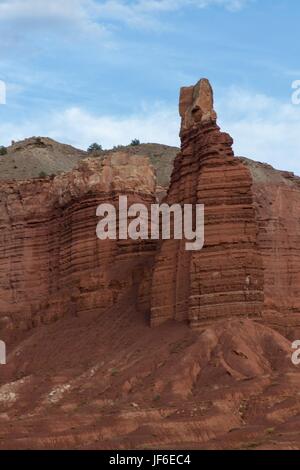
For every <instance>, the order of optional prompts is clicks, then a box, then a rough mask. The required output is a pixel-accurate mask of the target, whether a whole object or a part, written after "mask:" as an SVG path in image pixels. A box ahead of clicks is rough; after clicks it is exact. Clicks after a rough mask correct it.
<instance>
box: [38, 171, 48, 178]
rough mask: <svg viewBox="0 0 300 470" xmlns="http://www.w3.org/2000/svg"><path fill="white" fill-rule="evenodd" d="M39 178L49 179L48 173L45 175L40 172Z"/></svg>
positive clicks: (43, 172)
mask: <svg viewBox="0 0 300 470" xmlns="http://www.w3.org/2000/svg"><path fill="white" fill-rule="evenodd" d="M39 178H47V173H45V171H40V173H39Z"/></svg>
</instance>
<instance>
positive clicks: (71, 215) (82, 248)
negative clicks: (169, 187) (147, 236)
mask: <svg viewBox="0 0 300 470" xmlns="http://www.w3.org/2000/svg"><path fill="white" fill-rule="evenodd" d="M154 193H155V176H154V171H153V168H152V167H151V166H150V165H149V162H148V159H147V158H141V157H135V156H128V155H125V154H122V153H115V154H113V155H112V156H110V157H107V158H106V159H104V160H99V159H86V160H83V161H82V162H81V163H80V165H79V166H78V168H77V169H76V170H73V171H71V172H70V173H65V174H63V175H60V176H56V177H55V178H43V179H33V180H25V181H5V182H1V183H0V196H1V198H0V204H1V207H0V266H1V270H0V328H1V327H3V328H6V329H7V328H8V329H12V330H13V329H14V328H15V327H19V328H21V329H28V328H30V327H32V326H37V325H39V324H42V323H48V322H50V321H53V320H57V319H58V318H60V317H62V316H64V315H67V314H72V315H80V314H83V313H88V312H92V311H104V310H107V309H108V308H109V307H111V306H112V305H114V304H115V302H117V300H118V299H119V298H120V297H121V296H122V295H123V294H124V292H127V291H129V290H130V289H131V288H132V286H134V285H135V284H136V282H137V280H138V279H140V278H141V277H142V272H143V269H144V268H143V266H144V265H147V262H148V260H149V258H151V257H152V253H153V250H155V249H156V242H152V241H151V240H149V241H147V240H145V241H143V242H141V241H132V240H130V241H128V240H104V241H102V240H99V239H98V238H97V236H96V226H97V222H98V221H99V218H98V217H96V208H97V206H98V205H99V204H101V203H102V202H105V203H107V202H111V203H112V204H114V205H117V204H118V200H119V195H121V194H122V195H127V196H128V204H131V203H132V202H137V203H138V202H142V203H144V204H146V205H147V206H148V205H149V204H150V203H151V202H153V201H154Z"/></svg>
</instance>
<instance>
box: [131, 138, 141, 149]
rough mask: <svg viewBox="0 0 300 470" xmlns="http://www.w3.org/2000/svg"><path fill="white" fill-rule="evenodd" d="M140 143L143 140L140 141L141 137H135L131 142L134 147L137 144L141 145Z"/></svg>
mask: <svg viewBox="0 0 300 470" xmlns="http://www.w3.org/2000/svg"><path fill="white" fill-rule="evenodd" d="M140 144H141V142H140V141H139V139H133V140H132V141H131V144H130V145H132V146H133V147H134V146H135V145H140Z"/></svg>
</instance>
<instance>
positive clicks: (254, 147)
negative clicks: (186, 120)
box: [216, 88, 300, 175]
mask: <svg viewBox="0 0 300 470" xmlns="http://www.w3.org/2000/svg"><path fill="white" fill-rule="evenodd" d="M291 95H292V89H291ZM216 108H217V110H218V115H219V118H220V119H219V120H220V123H221V126H222V129H223V130H225V131H227V132H229V133H230V134H231V135H232V137H233V139H234V149H235V153H236V155H240V156H245V157H249V158H252V159H253V160H258V161H261V162H266V163H270V164H271V165H273V166H274V167H275V168H278V169H283V170H289V171H294V172H295V173H296V174H299V175H300V158H299V157H300V139H299V134H300V106H295V105H293V104H292V102H291V101H290V102H288V101H287V102H282V101H279V100H277V99H274V98H272V97H270V96H267V95H264V94H259V93H255V92H250V91H247V90H242V89H238V88H231V89H230V90H228V91H227V92H226V93H224V95H223V97H222V98H221V99H220V100H219V102H218V103H217V105H216Z"/></svg>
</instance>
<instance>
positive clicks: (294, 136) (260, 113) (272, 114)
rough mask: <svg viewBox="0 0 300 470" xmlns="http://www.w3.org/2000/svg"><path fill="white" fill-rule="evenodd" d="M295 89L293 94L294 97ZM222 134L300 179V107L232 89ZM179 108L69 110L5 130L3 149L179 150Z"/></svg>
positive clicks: (221, 107) (223, 105)
mask: <svg viewBox="0 0 300 470" xmlns="http://www.w3.org/2000/svg"><path fill="white" fill-rule="evenodd" d="M292 91H293V90H292V89H291V94H292ZM216 110H217V111H218V116H219V123H220V125H221V128H222V130H224V131H226V132H229V133H230V134H231V136H232V137H233V139H234V150H235V153H236V155H240V156H245V157H249V158H251V159H253V160H258V161H261V162H266V163H270V164H271V165H273V166H275V168H278V169H283V170H289V171H294V172H295V173H296V174H299V175H300V158H299V156H300V139H299V134H300V106H295V105H293V104H292V103H291V102H289V101H287V102H281V101H279V100H277V99H274V98H273V97H271V96H267V95H264V94H259V93H255V92H250V91H248V90H243V89H238V88H230V89H229V90H225V91H224V92H223V93H222V96H221V98H220V99H219V100H217V102H216ZM178 133H179V117H178V111H177V106H173V107H172V106H167V105H163V104H154V105H152V106H151V107H150V106H144V107H141V108H140V111H139V112H138V113H135V114H132V115H127V116H122V117H120V116H117V115H109V114H105V115H96V114H91V113H90V112H88V111H86V110H84V109H81V108H79V107H71V108H67V109H65V110H64V111H62V112H60V113H59V112H55V113H52V114H49V115H47V116H40V117H39V118H38V119H36V120H35V121H29V122H23V123H17V124H11V123H6V124H1V125H0V135H1V137H2V138H1V144H2V143H3V144H5V145H7V144H8V143H9V142H10V141H11V140H12V139H14V140H18V139H23V138H24V137H29V136H32V135H45V136H50V137H52V138H54V139H57V140H59V141H61V142H67V143H71V144H73V145H74V146H76V147H81V148H87V147H88V145H89V144H90V143H92V142H99V143H101V144H102V145H103V147H105V148H110V147H112V146H114V145H118V144H128V143H129V142H130V141H131V140H132V139H133V138H138V139H140V140H141V141H142V142H158V143H162V144H168V145H179V139H178Z"/></svg>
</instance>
